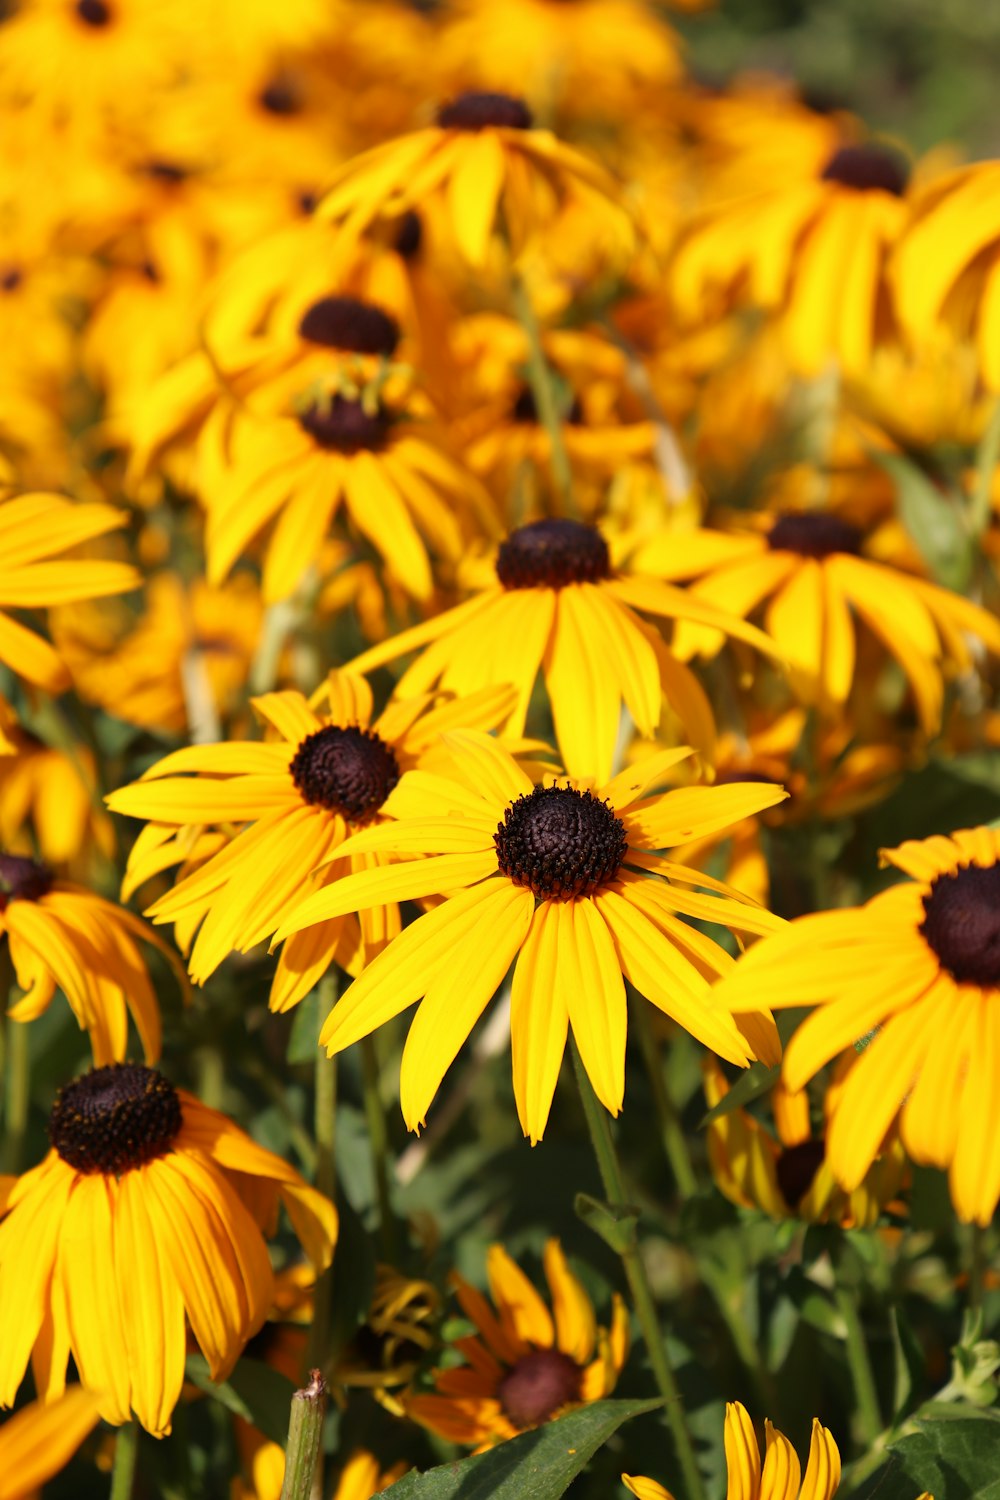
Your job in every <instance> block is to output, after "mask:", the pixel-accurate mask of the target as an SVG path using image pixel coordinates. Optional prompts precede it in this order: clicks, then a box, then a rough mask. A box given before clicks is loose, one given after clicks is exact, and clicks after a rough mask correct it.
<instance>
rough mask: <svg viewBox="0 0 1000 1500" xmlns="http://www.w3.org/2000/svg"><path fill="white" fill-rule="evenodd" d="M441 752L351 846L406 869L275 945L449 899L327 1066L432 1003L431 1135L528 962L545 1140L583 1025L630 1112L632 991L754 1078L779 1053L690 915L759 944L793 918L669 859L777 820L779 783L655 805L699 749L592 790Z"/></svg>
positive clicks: (403, 939) (512, 764)
mask: <svg viewBox="0 0 1000 1500" xmlns="http://www.w3.org/2000/svg"><path fill="white" fill-rule="evenodd" d="M445 744H446V746H447V747H448V749H449V751H450V752H451V757H452V763H451V765H450V766H448V767H446V768H445V770H446V774H445V775H432V776H428V775H427V773H425V772H422V771H419V770H418V771H415V772H413V773H411V774H409V775H407V776H404V777H403V778H401V780H400V782H399V785H398V787H397V788H396V789H395V791H394V792H393V793H392V794H391V796H390V797H389V798H388V799H387V801H386V803H385V805H384V807H383V811H384V812H385V813H387V814H389V815H390V817H389V819H387V821H386V822H385V823H384V824H383V825H382V826H380V827H378V828H370V829H367V830H364V831H363V832H361V833H360V834H356V835H355V836H354V837H353V838H352V840H351V842H350V844H349V845H348V846H346V847H348V848H349V849H351V850H357V851H358V854H359V856H360V855H361V854H362V853H363V854H364V855H366V856H367V857H369V858H370V857H371V854H372V853H374V852H375V851H378V852H379V853H381V854H383V855H387V854H391V855H394V856H396V857H400V856H402V857H403V860H404V862H402V863H396V864H383V865H381V866H378V867H376V868H373V869H369V870H358V871H357V872H356V873H354V874H352V875H347V876H345V877H344V878H343V879H341V880H339V881H336V882H333V883H331V884H329V885H328V886H327V887H326V888H325V889H323V890H321V891H317V892H316V893H315V894H313V895H310V896H307V897H306V899H305V900H304V901H303V902H302V903H301V904H297V905H296V906H295V908H294V910H293V911H292V912H291V914H290V915H289V916H288V917H287V918H286V920H285V922H284V924H283V926H282V927H281V929H279V934H278V936H279V938H282V937H288V936H289V934H297V933H300V932H306V933H307V932H308V931H309V930H310V928H311V927H312V926H313V925H314V924H316V923H320V922H326V921H329V920H331V919H332V918H339V917H342V916H343V915H344V914H345V913H348V912H353V911H356V910H362V911H363V910H365V909H366V908H368V907H377V906H384V905H386V904H387V903H389V902H394V901H397V900H410V899H414V898H417V897H426V896H436V895H447V897H448V899H447V900H445V901H444V902H443V903H442V904H441V905H439V906H437V907H436V908H435V909H434V910H433V911H431V912H428V913H427V914H426V915H425V916H422V917H420V918H418V919H417V921H416V922H414V923H413V924H412V925H411V926H410V927H408V928H407V929H406V930H405V931H404V932H403V933H402V934H401V935H400V936H399V937H396V938H394V939H393V941H392V942H391V943H390V944H389V946H388V947H387V948H386V949H385V951H384V952H383V953H382V954H380V955H379V957H378V958H377V959H375V960H374V961H373V962H372V963H370V964H369V965H368V967H367V968H366V969H365V971H364V973H363V974H362V975H361V977H360V978H359V979H357V980H355V982H354V984H353V985H352V986H351V988H350V989H348V990H347V992H346V993H345V995H344V996H343V997H342V998H341V1000H340V1001H339V1002H338V1004H337V1005H336V1006H335V1007H334V1009H333V1011H332V1012H331V1014H330V1016H329V1018H328V1019H327V1021H326V1024H325V1026H324V1028H323V1031H322V1033H321V1036H320V1040H321V1042H322V1043H323V1044H324V1045H325V1046H326V1048H327V1050H328V1052H329V1053H330V1054H331V1055H332V1054H334V1053H336V1052H341V1051H343V1049H344V1048H345V1047H348V1046H350V1045H351V1043H352V1042H355V1041H358V1040H359V1039H360V1038H361V1037H363V1036H367V1035H368V1034H369V1033H370V1032H372V1031H374V1030H375V1029H376V1028H377V1027H378V1026H380V1025H382V1024H383V1023H384V1022H385V1021H387V1020H390V1019H391V1018H392V1017H393V1016H396V1015H399V1014H400V1013H401V1012H402V1011H404V1010H406V1009H407V1008H408V1007H409V1006H411V1005H413V1004H414V1002H415V1001H417V1000H420V1001H422V1003H421V1005H420V1008H419V1009H418V1011H417V1014H416V1016H415V1018H414V1020H413V1023H412V1025H411V1027H410V1032H409V1036H408V1038H407V1042H406V1047H405V1048H404V1051H403V1061H402V1070H401V1074H400V1104H401V1106H402V1110H403V1116H404V1118H405V1120H406V1123H407V1125H408V1127H409V1128H410V1129H411V1130H414V1129H417V1128H419V1127H420V1126H421V1125H422V1124H423V1123H424V1119H425V1116H426V1114H427V1109H428V1107H429V1105H430V1103H431V1101H432V1100H433V1098H434V1095H435V1093H436V1092H437V1089H438V1085H439V1084H440V1082H441V1080H442V1078H443V1077H444V1075H445V1073H446V1072H447V1070H448V1068H449V1067H450V1066H451V1064H452V1062H453V1061H454V1059H455V1057H456V1056H457V1054H458V1052H459V1049H460V1048H461V1047H462V1045H463V1043H464V1042H465V1040H466V1038H467V1037H468V1035H469V1033H470V1031H471V1030H472V1028H473V1026H474V1025H475V1024H476V1022H477V1021H478V1019H479V1017H480V1016H481V1014H482V1012H483V1011H484V1010H485V1008H486V1005H487V1004H488V1002H489V1001H490V999H491V998H492V996H493V994H494V993H495V991H496V990H497V988H498V987H499V985H500V984H501V982H502V980H503V978H504V975H505V974H506V972H507V969H508V968H509V966H510V965H511V963H512V962H514V961H515V960H516V968H515V970H514V977H513V991H512V1011H511V1043H512V1050H513V1067H514V1096H515V1099H516V1101H517V1111H518V1117H519V1119H520V1121H521V1127H522V1129H523V1130H524V1133H525V1135H527V1136H530V1138H531V1140H532V1142H533V1143H534V1142H536V1141H538V1140H540V1139H541V1137H542V1133H543V1131H544V1129H545V1123H546V1120H547V1119H548V1115H549V1109H550V1106H551V1103H552V1096H553V1094H554V1092H555V1087H556V1082H557V1079H558V1076H559V1068H560V1065H561V1063H562V1057H563V1052H564V1049H565V1046H566V1038H567V1034H568V1030H569V1027H570V1026H572V1028H573V1035H574V1037H575V1039H576V1043H577V1045H578V1047H579V1049H580V1054H581V1056H582V1058H583V1061H584V1065H585V1067H586V1069H587V1072H588V1074H589V1075H590V1078H591V1081H592V1083H593V1085H594V1088H595V1090H596V1092H597V1094H598V1097H599V1098H600V1099H601V1101H602V1103H603V1104H604V1105H605V1106H606V1107H607V1108H608V1109H609V1110H610V1111H611V1112H612V1113H613V1114H617V1113H618V1112H619V1110H620V1109H621V1106H622V1099H623V1096H624V1091H625V1038H626V1027H627V1022H626V1007H625V984H624V980H625V979H628V980H630V981H631V983H632V984H634V985H635V987H636V989H637V990H638V991H639V993H640V994H642V995H645V997H646V998H647V999H648V1000H650V1001H652V1003H653V1004H654V1005H656V1006H657V1007H658V1008H659V1009H660V1010H662V1011H664V1012H665V1013H666V1014H667V1015H669V1016H671V1017H673V1019H674V1020H676V1021H677V1022H678V1023H679V1024H680V1025H681V1026H683V1027H684V1028H685V1029H686V1030H688V1031H690V1032H691V1033H692V1035H693V1036H695V1037H697V1038H698V1040H699V1041H701V1042H704V1043H705V1045H706V1046H709V1047H711V1048H713V1050H714V1051H716V1052H718V1053H719V1054H720V1056H723V1057H726V1058H727V1059H728V1060H729V1061H731V1062H734V1063H736V1064H737V1065H739V1066H743V1065H745V1064H746V1063H747V1062H748V1061H749V1060H750V1058H751V1057H752V1056H754V1055H758V1056H760V1055H762V1054H767V1055H768V1056H773V1055H775V1048H776V1037H775V1035H774V1033H773V1030H772V1029H771V1026H770V1023H769V1022H768V1021H767V1019H766V1018H765V1017H764V1016H763V1015H759V1016H758V1017H756V1018H754V1020H753V1023H752V1025H751V1026H749V1027H748V1028H747V1035H746V1036H744V1035H742V1034H741V1033H740V1032H739V1031H738V1030H737V1029H736V1028H735V1026H733V1025H732V1024H730V1022H731V1018H726V1017H724V1016H723V1014H722V1012H721V1011H720V1010H719V1009H718V1008H716V1007H715V1006H713V1004H712V1002H711V999H710V989H711V986H710V979H709V977H710V976H713V975H715V974H718V973H720V972H721V971H723V970H724V969H726V968H727V967H728V966H729V965H730V964H731V963H732V960H731V958H730V957H729V955H728V954H727V953H726V952H725V951H724V950H723V949H721V948H720V947H719V946H718V945H717V944H716V943H714V942H713V941H712V940H711V939H710V938H708V937H706V936H705V935H704V933H702V932H700V931H697V930H696V929H694V928H693V927H690V926H688V924H687V923H686V922H685V921H684V920H683V918H684V917H694V918H695V919H698V920H707V921H709V922H717V923H720V924H721V925H723V926H732V927H734V928H736V929H737V930H738V931H741V932H748V933H760V932H770V931H773V930H774V929H775V928H776V927H779V926H780V925H781V923H780V919H779V918H777V917H773V916H772V915H771V914H770V913H769V912H767V911H765V910H763V909H762V908H760V907H758V906H756V905H753V904H751V903H750V902H749V901H747V899H746V898H745V897H742V896H740V895H739V894H738V893H737V892H735V891H731V890H730V889H729V888H728V887H727V886H723V885H721V884H719V883H718V882H715V881H712V880H711V879H710V878H709V877H708V876H706V875H699V874H697V873H695V872H694V871H691V870H688V869H685V868H684V867H683V866H680V865H677V864H675V863H674V862H672V861H671V860H670V859H668V858H667V857H666V856H665V855H664V854H662V853H660V852H656V851H663V850H665V849H670V848H672V847H673V846H674V845H676V844H680V843H683V842H684V841H685V840H686V839H690V838H692V837H694V836H696V834H697V833H698V832H699V831H702V832H707V831H708V829H709V828H718V827H724V826H725V825H726V824H728V823H732V822H736V821H737V820H738V819H739V818H741V817H745V816H749V814H750V813H752V812H755V811H760V810H761V809H763V808H765V807H773V806H774V805H775V803H777V802H780V801H781V800H782V799H783V798H784V796H785V793H784V791H783V790H782V788H780V787H774V786H729V787H689V788H684V789H681V790H677V791H673V792H667V793H664V794H659V795H652V796H650V795H647V794H648V793H649V792H650V789H651V788H652V787H655V786H656V785H657V784H660V783H662V780H663V778H664V775H665V774H666V773H667V772H669V771H670V769H671V768H672V767H673V766H675V765H676V764H677V763H678V762H679V761H680V760H682V759H684V758H685V757H687V756H689V755H691V754H692V752H691V751H690V750H689V749H687V748H684V749H681V750H671V751H664V752H663V753H662V754H661V755H659V756H656V757H655V758H652V759H650V760H649V761H647V762H646V763H645V764H643V765H641V766H639V767H635V768H633V769H631V770H628V771H623V772H622V773H621V774H620V775H618V776H616V777H615V778H614V780H612V781H610V782H608V783H607V784H606V785H604V786H599V787H598V788H596V789H592V788H591V787H590V786H582V785H580V784H578V783H573V782H565V783H561V784H560V783H559V782H556V783H555V784H553V785H546V786H535V785H533V784H532V781H531V779H530V778H529V776H528V775H527V774H526V773H525V771H524V770H522V768H521V767H520V766H519V765H518V764H517V762H516V761H515V760H514V758H513V756H511V755H510V754H509V752H508V751H506V750H505V749H504V748H503V747H502V746H501V745H499V744H498V743H497V742H496V741H495V740H494V739H491V737H490V736H489V735H487V734H483V733H481V732H476V731H472V730H465V731H462V730H459V731H456V732H455V733H453V734H449V735H447V736H446V737H445ZM416 855H425V856H429V857H428V858H423V859H415V858H414V857H413V856H416ZM407 856H408V857H407ZM651 876H652V877H654V878H650V877H651ZM655 877H660V878H655ZM708 891H711V894H705V893H706V892H708ZM765 1005H766V1001H762V1004H761V1010H763V1007H764V1006H765Z"/></svg>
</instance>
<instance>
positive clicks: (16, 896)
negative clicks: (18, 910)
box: [0, 854, 55, 911]
mask: <svg viewBox="0 0 1000 1500" xmlns="http://www.w3.org/2000/svg"><path fill="white" fill-rule="evenodd" d="M54 878H55V877H54V876H53V874H52V871H51V870H50V869H49V868H48V866H47V865H43V864H39V863H38V862H37V861H36V860H34V859H26V858H24V857H23V856H21V855H17V854H0V911H5V910H6V909H7V906H8V905H9V903H10V902H11V901H38V900H39V899H40V898H41V897H42V896H47V895H48V893H49V891H50V890H51V889H52V881H53V880H54Z"/></svg>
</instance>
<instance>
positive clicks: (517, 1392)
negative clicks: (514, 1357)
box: [497, 1349, 583, 1428]
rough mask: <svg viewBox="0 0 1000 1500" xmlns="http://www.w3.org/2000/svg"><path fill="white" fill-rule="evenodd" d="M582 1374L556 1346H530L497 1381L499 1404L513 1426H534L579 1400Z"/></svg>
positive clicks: (572, 1361)
mask: <svg viewBox="0 0 1000 1500" xmlns="http://www.w3.org/2000/svg"><path fill="white" fill-rule="evenodd" d="M582 1373H583V1372H582V1371H581V1369H580V1366H579V1365H578V1364H577V1363H576V1361H575V1360H573V1359H570V1357H569V1355H568V1354H563V1353H562V1351H561V1350H559V1349H533V1350H532V1351H531V1353H530V1354H525V1355H524V1356H523V1357H522V1358H521V1359H519V1360H518V1362H517V1364H516V1365H514V1366H513V1367H512V1368H511V1369H510V1370H509V1371H508V1372H507V1374H506V1375H505V1376H504V1378H503V1379H502V1380H501V1382H500V1385H499V1388H498V1391H497V1394H498V1396H499V1397H500V1405H501V1406H502V1407H503V1409H504V1412H505V1413H506V1415H507V1416H508V1417H509V1418H510V1420H511V1421H512V1422H513V1424H514V1426H515V1427H521V1428H527V1427H538V1426H539V1425H540V1424H541V1423H542V1422H547V1421H548V1419H549V1418H550V1417H551V1416H554V1415H555V1413H556V1412H557V1411H559V1409H560V1408H561V1407H563V1406H566V1405H567V1403H568V1402H570V1401H578V1400H579V1399H580V1377H581V1374H582Z"/></svg>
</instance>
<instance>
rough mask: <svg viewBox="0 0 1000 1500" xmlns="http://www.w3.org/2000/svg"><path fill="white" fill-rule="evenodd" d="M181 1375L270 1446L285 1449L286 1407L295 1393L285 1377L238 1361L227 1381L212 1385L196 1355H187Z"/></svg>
mask: <svg viewBox="0 0 1000 1500" xmlns="http://www.w3.org/2000/svg"><path fill="white" fill-rule="evenodd" d="M184 1373H185V1374H186V1375H187V1378H188V1380H190V1381H191V1382H192V1384H194V1385H196V1386H197V1387H198V1389H199V1390H200V1391H205V1393H206V1394H207V1395H209V1396H212V1397H213V1398H214V1399H215V1400H216V1401H218V1402H219V1403H220V1404H221V1405H222V1406H224V1407H225V1408H226V1410H227V1411H231V1412H232V1413H233V1415H234V1416H237V1417H242V1418H243V1420H244V1421H245V1422H249V1423H250V1425H251V1426H252V1427H256V1428H257V1429H258V1431H260V1432H262V1433H263V1434H264V1436H265V1437H268V1438H270V1439H271V1441H272V1442H274V1443H280V1444H281V1446H282V1448H283V1447H284V1446H285V1439H286V1438H287V1436H288V1409H289V1403H290V1401H291V1399H292V1395H293V1393H294V1391H295V1387H294V1385H293V1384H292V1382H291V1381H290V1380H289V1379H288V1377H287V1376H286V1375H282V1374H281V1373H280V1372H279V1371H278V1370H272V1369H271V1366H270V1365H265V1364H264V1363H263V1362H262V1361H261V1360H259V1359H241V1360H240V1361H239V1362H238V1364H237V1366H236V1368H235V1370H234V1371H233V1373H232V1374H231V1375H230V1377H229V1379H228V1380H223V1381H220V1382H219V1383H218V1384H216V1383H215V1381H214V1380H213V1379H212V1377H211V1375H209V1373H208V1364H207V1363H206V1361H205V1360H204V1359H203V1358H202V1356H201V1355H200V1354H189V1355H188V1357H187V1362H186V1364H185V1366H184Z"/></svg>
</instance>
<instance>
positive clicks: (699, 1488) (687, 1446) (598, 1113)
mask: <svg viewBox="0 0 1000 1500" xmlns="http://www.w3.org/2000/svg"><path fill="white" fill-rule="evenodd" d="M572 1051H573V1066H574V1068H575V1069H576V1080H577V1084H578V1086H579V1090H580V1099H581V1102H582V1104H583V1112H584V1115H585V1116H586V1119H587V1129H588V1130H589V1132H590V1140H591V1144H592V1145H593V1148H594V1156H595V1157H596V1159H597V1168H598V1171H599V1172H600V1174H601V1182H602V1183H603V1184H604V1192H605V1195H606V1196H607V1199H608V1202H609V1203H610V1204H611V1206H612V1207H614V1208H618V1209H626V1210H627V1209H628V1208H629V1207H630V1205H629V1202H628V1198H627V1195H626V1192H625V1181H624V1178H623V1177H622V1169H621V1164H620V1162H619V1160H618V1153H617V1151H616V1150H615V1143H614V1140H613V1138H612V1135H611V1124H610V1120H609V1118H608V1114H607V1111H606V1110H605V1109H604V1107H603V1105H602V1104H601V1103H600V1101H599V1099H598V1098H597V1095H596V1094H595V1093H594V1088H593V1085H592V1084H591V1082H590V1079H589V1078H588V1076H587V1070H586V1068H585V1067H584V1066H583V1062H582V1060H581V1058H580V1053H579V1051H578V1050H577V1046H576V1043H575V1042H574V1043H573V1044H572ZM619 1253H620V1255H621V1261H622V1267H623V1269H624V1271H625V1276H626V1279H627V1281H628V1285H629V1291H630V1292H631V1294H632V1306H633V1307H634V1309H635V1315H636V1317H637V1318H638V1320H639V1327H640V1328H641V1329H642V1336H643V1338H644V1340H645V1343H646V1354H647V1357H648V1359H649V1363H650V1365H651V1367H652V1370H653V1376H654V1378H655V1380H656V1384H657V1387H658V1389H659V1392H660V1395H661V1396H662V1397H663V1400H664V1403H665V1407H664V1409H665V1412H666V1417H667V1421H668V1422H669V1424H670V1431H671V1433H672V1434H673V1439H674V1447H675V1448H676V1450H677V1459H678V1462H679V1464H680V1467H681V1473H682V1475H683V1476H684V1485H685V1489H686V1492H687V1497H688V1500H706V1492H705V1485H704V1481H703V1480H702V1477H701V1471H700V1470H699V1468H698V1460H697V1458H696V1457H695V1451H694V1443H693V1441H692V1439H691V1433H690V1432H689V1431H688V1425H687V1418H686V1416H685V1413H684V1405H683V1402H682V1401H681V1394H680V1390H679V1389H678V1386H677V1380H676V1377H675V1375H674V1372H673V1370H672V1369H671V1366H670V1359H669V1356H668V1354H667V1346H666V1344H665V1342H664V1339H663V1335H662V1333H661V1331H660V1320H659V1318H658V1316H657V1313H656V1304H655V1302H654V1301H653V1293H652V1290H651V1289H650V1285H649V1277H648V1276H647V1274H646V1266H645V1263H644V1261H643V1259H642V1256H641V1254H640V1253H639V1246H638V1244H637V1243H636V1241H635V1240H634V1239H632V1240H631V1241H630V1242H629V1243H628V1244H627V1245H626V1246H625V1247H624V1248H623V1249H622V1250H621V1251H620V1252H619Z"/></svg>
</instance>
